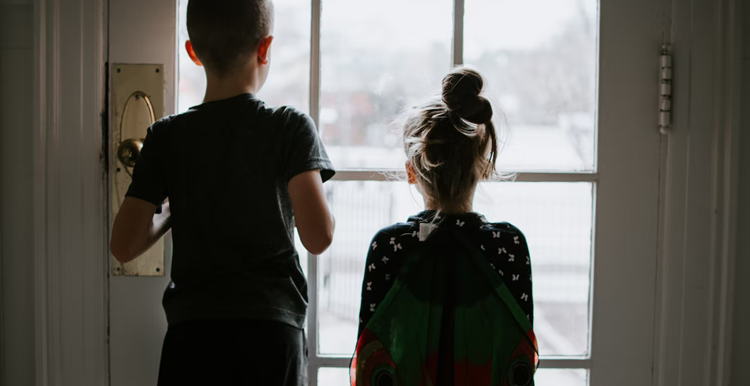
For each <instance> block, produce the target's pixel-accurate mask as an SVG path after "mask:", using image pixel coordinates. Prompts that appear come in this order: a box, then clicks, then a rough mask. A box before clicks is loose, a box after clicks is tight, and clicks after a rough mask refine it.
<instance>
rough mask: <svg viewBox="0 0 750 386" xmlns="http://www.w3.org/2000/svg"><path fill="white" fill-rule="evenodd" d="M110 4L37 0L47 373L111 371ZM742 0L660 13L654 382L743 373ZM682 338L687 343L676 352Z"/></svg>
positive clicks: (37, 220)
mask: <svg viewBox="0 0 750 386" xmlns="http://www.w3.org/2000/svg"><path fill="white" fill-rule="evenodd" d="M112 1H113V0H112ZM138 1H139V2H141V3H143V4H148V5H149V6H153V4H154V3H158V2H154V1H151V2H146V1H142V0H138ZM172 1H174V0H167V2H172ZM603 2H605V4H604V6H606V0H603ZM130 4H132V2H131V3H130ZM109 5H110V2H108V1H106V0H81V1H79V2H72V3H71V2H65V1H62V0H36V1H35V2H34V19H35V24H34V44H35V50H34V79H35V82H34V84H33V87H34V101H33V102H34V103H33V109H34V116H33V117H32V118H33V120H32V122H33V131H34V139H33V140H34V142H33V144H31V145H32V147H31V148H32V152H33V159H34V165H33V170H34V174H33V192H30V194H33V202H34V211H33V213H31V215H32V216H33V224H34V225H33V227H34V231H35V233H34V256H33V259H34V277H33V278H32V279H33V280H34V290H35V293H34V299H35V302H34V314H35V320H34V329H35V338H36V339H35V342H34V347H35V352H36V384H37V385H56V384H61V385H67V384H70V385H73V384H75V385H101V384H109V383H110V365H109V361H110V358H109V334H108V328H109V324H110V321H109V318H108V315H109V313H108V308H109V303H108V301H109V296H110V294H109V292H108V288H109V282H110V280H109V277H108V266H109V253H108V248H107V244H108V243H107V240H108V236H109V235H108V233H109V218H108V214H107V213H108V204H107V202H108V200H107V169H108V168H107V165H108V162H107V157H108V156H109V154H108V152H107V149H108V147H107V146H106V145H103V144H106V143H107V142H108V141H107V136H106V133H107V130H108V129H107V122H106V113H105V106H106V95H107V92H106V85H107V80H106V63H107V62H108V61H110V60H109V59H113V58H112V56H110V55H111V51H108V49H111V47H109V36H108V31H109V28H108V26H109V24H108V23H109ZM737 6H738V2H737V1H736V0H719V1H710V0H695V1H692V2H691V1H688V0H673V4H672V10H671V15H655V16H654V17H666V18H671V31H670V33H671V39H669V40H671V41H672V43H673V46H674V50H675V51H674V52H675V61H676V64H675V77H676V80H675V98H674V115H673V127H672V131H671V133H670V134H668V135H666V136H663V137H662V145H661V149H662V151H661V171H660V175H661V177H660V197H659V201H660V206H659V224H660V229H659V235H658V240H659V241H658V249H659V252H658V256H659V259H658V262H656V264H658V265H657V278H656V282H655V283H654V286H655V288H656V289H657V305H656V318H655V320H654V324H655V326H656V329H655V339H654V347H653V353H654V360H653V361H654V373H653V382H652V384H653V385H665V386H666V385H675V384H682V383H684V382H689V383H690V384H715V385H726V384H727V383H728V379H729V371H730V369H729V364H730V363H731V360H730V356H731V346H730V345H731V343H730V342H731V339H730V338H731V329H732V326H731V320H732V304H733V298H732V290H733V280H734V279H733V275H732V272H733V266H734V259H735V250H734V245H735V240H736V234H735V232H736V221H737V219H736V210H735V209H736V202H737V187H736V181H737V154H738V149H737V141H736V140H734V139H735V138H736V137H737V135H738V130H739V127H738V122H739V120H738V119H739V118H738V116H739V106H738V105H737V103H738V99H739V98H738V82H737V79H738V78H739V76H740V66H739V64H738V61H737V57H738V56H739V53H740V52H741V50H740V48H739V43H740V42H739V40H740V38H739V35H738V32H739V23H738V21H737V17H739V15H737V12H732V11H733V10H734V9H735V8H736V7H737ZM130 9H137V6H136V5H135V4H133V5H132V7H131V8H130ZM696 15H701V16H702V15H707V16H706V17H694V16H696ZM136 48H138V47H133V49H136ZM657 50H658V47H654V61H653V63H654V64H653V66H654V80H655V83H654V85H655V86H654V94H656V92H657V87H656V79H657V66H658V57H657V56H658V51H657ZM150 61H151V62H153V60H150ZM173 89H174V88H173ZM167 100H170V99H167ZM171 100H174V98H172V99H171ZM654 108H655V109H656V108H657V106H654ZM172 111H174V110H173V109H172ZM170 112H171V111H170V110H169V108H168V107H167V113H170ZM654 130H656V122H654ZM70 149H75V150H77V151H72V152H71V151H69V150H70ZM688 193H690V194H688ZM706 224H708V227H707V226H706ZM706 229H708V232H706ZM696 235H700V236H701V237H696ZM706 273H708V275H706ZM696 299H697V301H696ZM4 311H5V312H10V311H12V310H7V309H6V310H4ZM695 336H700V337H705V338H704V339H694V338H693V337H695ZM676 348H679V350H678V349H676ZM676 351H678V352H681V353H682V354H681V355H679V356H678V355H673V354H672V353H674V352H676ZM688 380H689V381H688Z"/></svg>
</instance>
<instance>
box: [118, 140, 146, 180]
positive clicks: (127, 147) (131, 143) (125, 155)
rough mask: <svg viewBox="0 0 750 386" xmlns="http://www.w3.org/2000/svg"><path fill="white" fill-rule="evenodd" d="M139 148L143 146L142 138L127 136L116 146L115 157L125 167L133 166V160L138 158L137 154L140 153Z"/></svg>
mask: <svg viewBox="0 0 750 386" xmlns="http://www.w3.org/2000/svg"><path fill="white" fill-rule="evenodd" d="M141 148H143V140H140V139H133V138H128V139H126V140H124V141H122V142H120V145H118V146H117V159H118V160H120V163H122V165H123V166H125V167H126V168H132V167H134V166H135V161H137V160H138V155H140V154H141ZM125 170H126V171H128V170H127V169H125ZM128 173H130V171H128Z"/></svg>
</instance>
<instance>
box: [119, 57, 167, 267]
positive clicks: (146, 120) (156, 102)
mask: <svg viewBox="0 0 750 386" xmlns="http://www.w3.org/2000/svg"><path fill="white" fill-rule="evenodd" d="M111 74H112V77H111V79H112V84H111V98H110V101H111V110H110V111H112V116H111V121H110V122H111V123H112V131H111V136H110V137H109V138H110V141H111V142H110V144H109V149H111V150H110V152H111V153H110V154H112V157H111V158H110V159H111V161H110V162H111V163H110V165H111V166H110V167H111V169H110V173H111V174H110V176H111V178H110V181H111V185H110V187H111V188H110V200H111V201H110V202H111V211H112V212H111V213H112V218H115V217H116V216H117V213H118V212H119V210H120V206H121V205H122V203H123V201H124V200H125V196H126V195H127V191H128V189H129V187H130V184H131V182H132V181H133V168H134V167H135V165H136V163H137V161H138V157H139V155H140V154H141V149H142V148H143V144H144V142H145V141H146V140H145V139H144V138H146V137H148V134H147V133H148V130H150V127H151V125H153V124H154V122H156V119H157V118H161V117H162V116H163V115H164V99H165V94H164V66H163V65H160V64H125V63H121V64H113V65H112V71H111ZM164 254H165V243H164V241H163V240H159V241H158V242H156V243H155V244H154V245H153V246H152V247H151V248H149V250H147V251H146V252H144V253H143V255H141V256H140V257H138V258H137V259H135V260H133V261H130V262H127V263H124V264H123V263H120V262H119V261H117V260H115V259H114V258H112V259H111V261H112V274H113V275H114V276H163V275H164Z"/></svg>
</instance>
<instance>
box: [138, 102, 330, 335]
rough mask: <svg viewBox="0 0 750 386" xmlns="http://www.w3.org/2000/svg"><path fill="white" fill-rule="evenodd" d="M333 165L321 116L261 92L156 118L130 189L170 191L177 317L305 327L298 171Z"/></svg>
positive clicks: (170, 291) (171, 316)
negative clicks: (292, 184) (295, 206)
mask: <svg viewBox="0 0 750 386" xmlns="http://www.w3.org/2000/svg"><path fill="white" fill-rule="evenodd" d="M316 169H320V171H321V172H320V173H321V177H322V179H323V181H326V180H328V179H330V178H331V177H332V176H333V174H334V170H333V165H332V164H331V161H330V160H329V159H328V155H327V154H326V151H325V148H324V147H323V144H322V143H321V140H320V137H319V136H318V133H317V131H316V130H315V124H314V123H313V121H312V120H311V119H310V117H308V116H307V115H305V114H304V113H301V112H299V111H298V110H296V109H294V108H291V107H278V108H271V107H267V106H266V105H265V104H264V103H263V102H262V101H261V100H259V99H257V98H256V97H254V96H253V95H252V94H243V95H238V96H236V97H233V98H229V99H225V100H220V101H214V102H208V103H204V104H201V105H199V106H196V107H193V108H191V109H190V110H189V111H187V112H185V113H182V114H178V115H173V116H169V117H166V118H163V119H160V120H159V121H157V122H156V123H154V124H153V126H152V127H150V128H149V130H148V133H147V135H146V140H145V142H144V145H143V149H142V150H141V154H140V156H139V158H138V161H137V163H136V165H135V169H134V170H133V181H132V183H131V185H130V188H129V189H128V192H127V194H126V195H127V196H130V197H137V198H139V199H142V200H145V201H148V202H151V203H153V204H155V205H157V206H158V205H161V203H162V202H163V201H164V200H165V199H166V198H169V203H170V209H171V215H172V240H173V241H172V243H173V252H172V271H171V279H172V281H171V282H170V284H169V286H168V287H167V289H166V290H165V292H164V298H163V301H162V303H163V305H164V310H165V312H166V314H167V321H168V322H169V324H170V325H175V324H179V323H184V322H188V321H195V320H206V319H212V320H216V319H242V318H248V319H263V320H273V321H278V322H283V323H286V324H289V325H292V326H295V327H298V328H303V326H304V320H305V314H306V311H307V282H306V280H305V277H304V275H303V274H302V270H301V267H300V263H299V256H298V254H297V251H296V250H295V248H294V223H293V213H292V204H291V201H290V198H289V191H288V190H287V183H288V182H289V180H290V179H291V178H292V177H294V176H296V175H297V174H299V173H302V172H305V171H309V170H316Z"/></svg>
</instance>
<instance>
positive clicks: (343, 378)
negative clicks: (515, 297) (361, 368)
mask: <svg viewBox="0 0 750 386" xmlns="http://www.w3.org/2000/svg"><path fill="white" fill-rule="evenodd" d="M348 384H350V382H349V369H342V368H331V367H324V368H321V369H320V370H318V386H342V385H348ZM534 384H535V385H536V386H586V385H588V370H584V369H538V370H537V371H536V374H535V375H534Z"/></svg>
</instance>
